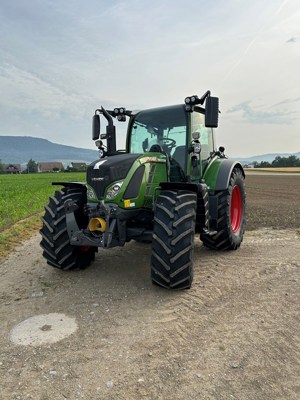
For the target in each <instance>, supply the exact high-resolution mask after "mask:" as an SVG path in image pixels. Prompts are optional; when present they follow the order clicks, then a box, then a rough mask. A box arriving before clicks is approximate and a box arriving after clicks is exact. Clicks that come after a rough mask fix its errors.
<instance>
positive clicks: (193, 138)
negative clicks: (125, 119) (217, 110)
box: [126, 104, 216, 181]
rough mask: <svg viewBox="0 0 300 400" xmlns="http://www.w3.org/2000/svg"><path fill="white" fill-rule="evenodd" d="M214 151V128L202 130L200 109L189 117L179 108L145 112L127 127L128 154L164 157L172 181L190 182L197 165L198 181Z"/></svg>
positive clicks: (183, 108) (184, 108)
mask: <svg viewBox="0 0 300 400" xmlns="http://www.w3.org/2000/svg"><path fill="white" fill-rule="evenodd" d="M215 149H216V145H215V139H214V132H213V128H211V127H206V126H205V110H204V109H203V108H201V107H194V109H193V112H192V113H191V112H188V111H187V110H186V107H185V105H181V104H180V105H174V106H169V107H160V108H154V109H149V110H144V111H140V112H138V113H136V114H135V115H133V116H132V117H131V120H130V122H129V125H128V134H127V144H126V150H127V152H128V153H148V152H150V153H152V152H153V153H157V152H159V153H163V154H165V155H167V156H168V158H169V161H170V180H171V181H176V180H178V179H179V180H180V181H187V180H189V177H192V176H193V166H194V167H195V166H196V165H197V167H198V173H197V176H196V177H195V179H197V178H199V175H202V173H203V169H204V168H205V166H206V165H207V163H208V160H209V158H210V157H211V154H212V153H213V152H214V151H215ZM179 169H180V170H179Z"/></svg>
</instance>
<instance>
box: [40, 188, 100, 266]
mask: <svg viewBox="0 0 300 400" xmlns="http://www.w3.org/2000/svg"><path fill="white" fill-rule="evenodd" d="M66 200H73V201H75V202H76V203H77V205H78V206H79V208H78V210H76V211H75V218H76V222H77V224H78V226H79V228H86V226H87V224H88V219H87V217H86V216H85V215H84V213H83V205H84V204H85V203H86V191H85V190H82V189H80V188H75V189H66V188H63V189H61V190H58V191H56V192H55V195H54V196H51V197H50V201H49V204H48V205H47V206H46V207H45V215H44V217H43V218H42V222H43V226H42V229H41V230H40V234H41V236H42V240H41V243H40V245H41V247H42V249H43V256H44V258H45V259H46V260H47V263H48V264H49V265H52V266H53V267H56V268H59V269H63V270H70V269H83V268H85V267H87V266H88V265H90V263H91V261H93V260H94V258H95V252H96V250H97V248H95V247H89V246H84V247H78V246H72V245H71V244H70V239H69V235H68V232H67V224H66V214H65V208H64V203H65V201H66Z"/></svg>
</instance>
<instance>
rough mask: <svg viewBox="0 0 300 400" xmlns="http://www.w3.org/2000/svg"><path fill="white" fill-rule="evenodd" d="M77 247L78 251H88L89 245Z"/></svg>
mask: <svg viewBox="0 0 300 400" xmlns="http://www.w3.org/2000/svg"><path fill="white" fill-rule="evenodd" d="M79 248H80V251H83V252H84V253H85V252H87V251H89V249H90V246H80V247H79Z"/></svg>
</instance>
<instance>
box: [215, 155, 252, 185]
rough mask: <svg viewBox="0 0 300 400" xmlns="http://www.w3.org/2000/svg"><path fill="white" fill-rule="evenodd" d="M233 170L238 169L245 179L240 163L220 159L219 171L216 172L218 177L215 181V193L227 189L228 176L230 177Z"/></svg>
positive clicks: (228, 159)
mask: <svg viewBox="0 0 300 400" xmlns="http://www.w3.org/2000/svg"><path fill="white" fill-rule="evenodd" d="M234 168H238V169H240V170H241V171H242V174H243V176H244V178H245V172H244V169H243V167H242V165H241V163H239V162H237V161H235V160H232V159H230V158H224V159H222V162H221V165H220V169H219V172H218V176H217V180H216V186H215V191H217V190H226V189H227V188H228V186H229V180H230V176H231V173H232V171H233V169H234Z"/></svg>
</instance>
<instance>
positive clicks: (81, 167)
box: [71, 162, 87, 171]
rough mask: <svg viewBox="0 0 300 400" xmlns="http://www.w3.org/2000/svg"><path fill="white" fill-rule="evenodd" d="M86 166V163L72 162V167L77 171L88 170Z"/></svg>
mask: <svg viewBox="0 0 300 400" xmlns="http://www.w3.org/2000/svg"><path fill="white" fill-rule="evenodd" d="M86 168H87V165H86V163H79V162H71V169H74V170H76V171H86Z"/></svg>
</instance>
